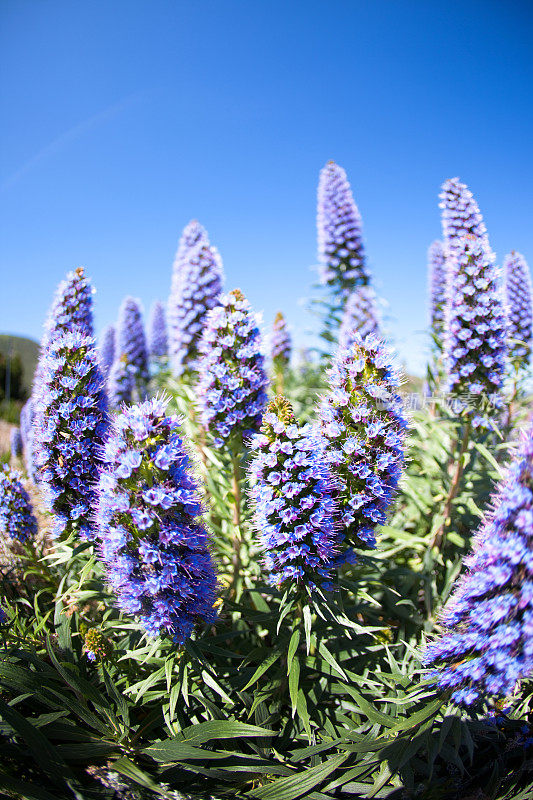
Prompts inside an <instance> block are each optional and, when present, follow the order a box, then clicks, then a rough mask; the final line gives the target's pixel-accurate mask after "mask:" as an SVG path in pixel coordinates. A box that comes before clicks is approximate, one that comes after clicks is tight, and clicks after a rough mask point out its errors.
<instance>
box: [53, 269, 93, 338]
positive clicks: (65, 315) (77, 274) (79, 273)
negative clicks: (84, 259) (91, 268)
mask: <svg viewBox="0 0 533 800" xmlns="http://www.w3.org/2000/svg"><path fill="white" fill-rule="evenodd" d="M93 293H94V290H93V288H92V285H91V282H90V280H89V279H88V278H87V277H86V275H85V272H84V269H83V267H78V268H77V269H75V270H74V271H73V272H69V273H68V275H67V277H66V278H65V280H63V281H61V283H60V284H59V286H58V287H57V290H56V294H55V297H54V300H53V302H52V306H51V308H50V311H49V313H48V318H47V320H46V323H45V330H44V337H43V342H42V347H43V348H44V349H46V347H47V345H48V343H49V342H50V341H52V340H53V339H55V338H56V337H57V336H60V335H61V334H62V333H74V332H75V331H79V332H80V333H84V334H85V335H86V336H93V335H94V330H93V298H92V296H93Z"/></svg>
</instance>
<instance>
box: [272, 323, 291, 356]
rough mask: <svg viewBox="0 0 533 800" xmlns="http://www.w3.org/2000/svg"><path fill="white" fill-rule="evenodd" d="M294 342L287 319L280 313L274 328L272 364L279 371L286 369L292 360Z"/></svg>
mask: <svg viewBox="0 0 533 800" xmlns="http://www.w3.org/2000/svg"><path fill="white" fill-rule="evenodd" d="M291 351H292V342H291V335H290V333H289V329H288V328H287V322H286V320H285V317H284V316H283V314H282V313H281V311H278V313H277V314H276V317H275V319H274V325H273V326H272V345H271V358H272V363H273V364H274V366H275V367H277V368H278V369H285V367H287V366H288V364H289V361H290V360H291Z"/></svg>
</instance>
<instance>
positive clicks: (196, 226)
mask: <svg viewBox="0 0 533 800" xmlns="http://www.w3.org/2000/svg"><path fill="white" fill-rule="evenodd" d="M204 245H209V236H208V234H207V231H206V229H205V228H204V226H203V225H200V223H199V222H198V220H197V219H191V221H190V222H188V223H187V225H186V226H185V227H184V229H183V232H182V234H181V237H180V240H179V243H178V250H177V252H176V258H175V259H174V265H173V274H172V282H173V288H174V285H175V284H177V283H179V282H180V281H181V278H182V273H181V268H182V265H183V263H184V262H185V261H187V259H188V257H189V254H190V252H191V251H192V250H196V249H197V248H198V247H203V246H204Z"/></svg>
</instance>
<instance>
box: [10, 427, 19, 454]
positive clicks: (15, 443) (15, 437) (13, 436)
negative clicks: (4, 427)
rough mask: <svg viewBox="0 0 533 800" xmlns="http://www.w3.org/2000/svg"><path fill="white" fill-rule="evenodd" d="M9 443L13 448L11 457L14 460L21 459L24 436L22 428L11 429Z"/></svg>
mask: <svg viewBox="0 0 533 800" xmlns="http://www.w3.org/2000/svg"><path fill="white" fill-rule="evenodd" d="M9 443H10V446H11V455H12V456H13V458H19V457H20V456H21V455H22V436H21V433H20V428H11V430H10V432H9Z"/></svg>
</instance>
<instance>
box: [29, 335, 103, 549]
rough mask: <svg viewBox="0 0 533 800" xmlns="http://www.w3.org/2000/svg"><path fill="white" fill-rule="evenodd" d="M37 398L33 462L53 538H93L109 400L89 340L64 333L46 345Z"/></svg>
mask: <svg viewBox="0 0 533 800" xmlns="http://www.w3.org/2000/svg"><path fill="white" fill-rule="evenodd" d="M41 397H42V412H41V415H40V420H39V426H38V428H37V429H36V430H35V456H34V457H35V462H36V464H37V466H38V467H39V470H40V474H41V480H42V482H43V484H44V489H45V491H44V499H45V502H46V505H47V507H48V509H49V510H50V511H52V512H53V514H54V528H53V533H54V535H56V536H59V535H60V534H61V533H66V534H67V535H68V534H70V533H72V532H73V531H76V532H77V533H78V535H79V536H81V537H82V538H85V539H92V538H94V531H93V528H92V525H91V524H90V522H89V514H90V512H91V509H92V506H93V503H94V497H95V482H96V479H97V477H98V463H99V456H100V453H101V449H102V445H103V442H104V438H105V435H106V432H107V398H106V394H105V391H104V389H103V379H102V376H101V373H100V367H99V364H98V354H97V350H96V347H95V344H94V340H93V339H91V338H90V337H88V336H85V335H84V334H82V333H78V332H76V333H65V334H62V335H61V336H60V337H58V338H57V339H56V340H55V341H54V342H52V343H50V344H49V346H48V348H47V352H46V360H45V361H44V363H43V388H42V394H41Z"/></svg>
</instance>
